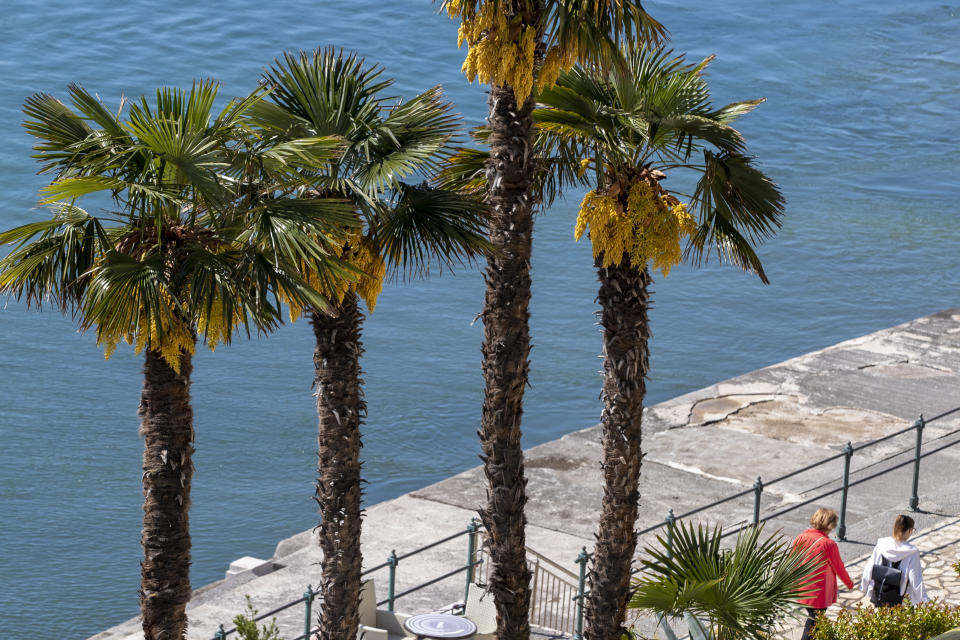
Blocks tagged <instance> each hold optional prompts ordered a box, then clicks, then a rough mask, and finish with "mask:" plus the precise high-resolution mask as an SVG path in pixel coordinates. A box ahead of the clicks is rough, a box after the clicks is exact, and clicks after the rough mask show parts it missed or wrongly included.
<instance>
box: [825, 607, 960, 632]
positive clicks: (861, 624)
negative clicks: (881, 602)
mask: <svg viewBox="0 0 960 640" xmlns="http://www.w3.org/2000/svg"><path fill="white" fill-rule="evenodd" d="M956 627H960V607H954V606H950V605H948V604H946V603H940V602H927V603H924V604H920V605H917V606H913V607H910V606H899V607H884V608H881V609H877V608H874V607H872V606H869V605H868V606H864V605H862V604H858V605H857V608H856V609H852V610H849V609H848V610H845V611H841V612H840V614H839V615H838V616H837V618H836V620H831V619H830V618H825V617H822V618H821V619H820V621H819V622H818V623H817V627H816V630H815V631H814V633H813V635H812V640H932V638H934V636H937V635H940V634H941V633H945V632H947V631H950V630H951V629H954V628H956Z"/></svg>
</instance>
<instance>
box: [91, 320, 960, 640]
mask: <svg viewBox="0 0 960 640" xmlns="http://www.w3.org/2000/svg"><path fill="white" fill-rule="evenodd" d="M956 407H960V309H951V310H947V311H943V312H940V313H937V314H934V315H931V316H927V317H923V318H918V319H916V320H913V321H911V322H908V323H906V324H903V325H900V326H897V327H893V328H890V329H885V330H882V331H878V332H876V333H872V334H869V335H866V336H862V337H859V338H855V339H852V340H848V341H846V342H842V343H840V344H837V345H834V346H831V347H827V348H825V349H822V350H819V351H815V352H811V353H808V354H806V355H803V356H800V357H797V358H794V359H791V360H788V361H786V362H782V363H779V364H776V365H773V366H770V367H766V368H764V369H760V370H757V371H754V372H751V373H748V374H745V375H742V376H738V377H736V378H733V379H730V380H727V381H724V382H720V383H718V384H715V385H712V386H710V387H707V388H705V389H701V390H699V391H696V392H693V393H689V394H686V395H683V396H681V397H678V398H675V399H673V400H669V401H667V402H663V403H660V404H658V405H655V406H652V407H650V408H648V409H647V410H646V411H645V413H644V450H645V451H646V452H647V454H646V458H645V461H644V466H643V471H642V476H643V477H642V480H641V492H642V496H641V509H640V517H639V519H638V522H637V528H638V529H644V528H647V527H649V526H653V525H656V524H659V523H661V522H662V521H663V519H664V517H665V516H666V515H667V512H668V510H670V509H672V510H673V511H674V513H675V514H678V515H679V514H681V513H683V512H685V511H688V510H691V509H695V508H697V507H700V506H702V505H704V504H707V503H709V502H713V501H714V500H718V499H721V498H724V497H727V496H730V495H732V494H735V493H737V492H740V491H743V490H745V489H749V488H751V487H752V486H753V485H754V482H755V480H756V479H757V477H761V478H762V479H763V480H764V482H765V483H767V484H769V481H770V480H772V479H773V478H775V477H777V476H780V475H783V474H785V473H788V472H790V471H793V470H794V469H798V468H800V467H803V466H806V465H808V464H811V463H813V462H816V461H818V460H820V459H823V458H826V457H829V456H834V455H836V454H838V453H840V452H841V451H842V448H843V446H844V445H845V444H846V443H847V442H848V441H850V442H851V443H852V444H853V446H854V447H857V446H858V445H860V444H863V443H865V442H868V441H870V440H873V439H876V438H879V437H882V436H885V435H888V434H890V433H893V432H895V431H898V430H900V429H903V428H905V427H908V426H909V425H910V424H911V423H912V422H913V421H915V420H916V419H917V417H918V416H919V414H920V413H923V414H924V416H925V417H927V418H933V417H936V416H938V415H940V414H943V413H945V412H948V411H950V410H952V409H954V408H956ZM958 430H960V411H957V412H954V413H951V414H949V415H946V416H944V417H941V418H939V419H937V420H934V421H932V422H930V423H929V424H928V425H927V426H926V428H925V429H924V443H925V444H924V450H926V451H930V450H932V449H934V448H936V447H939V446H944V445H949V444H951V443H955V442H960V432H958V433H954V432H956V431H958ZM914 444H915V435H914V433H913V432H912V431H911V432H909V433H906V434H903V435H901V436H898V437H895V438H892V439H889V440H887V441H885V442H883V443H881V444H878V445H876V446H873V447H870V448H868V449H864V450H863V451H856V452H855V454H854V456H853V459H852V463H851V468H852V473H851V480H852V481H856V480H858V479H862V478H865V477H867V476H869V475H871V474H874V473H876V472H878V471H881V470H884V469H888V468H891V467H893V466H896V465H897V464H899V463H901V462H904V461H909V460H911V459H912V456H913V448H914ZM600 451H601V449H600V435H599V428H598V427H591V428H588V429H584V430H581V431H576V432H573V433H570V434H567V435H565V436H563V437H562V438H560V439H558V440H555V441H552V442H548V443H546V444H543V445H540V446H537V447H534V448H532V449H529V450H527V452H526V469H527V477H528V496H529V504H528V509H527V518H528V521H529V524H528V530H527V544H528V546H529V547H530V548H532V549H534V550H536V551H538V552H540V553H541V554H543V555H545V556H547V557H549V558H551V559H552V560H554V561H556V562H557V563H559V564H561V565H563V566H564V567H567V568H569V569H570V570H571V571H576V569H577V567H576V564H575V558H576V557H577V554H578V553H579V551H580V549H581V548H582V547H587V549H588V550H589V549H590V548H591V547H592V545H593V537H594V527H595V524H596V522H597V519H598V514H599V508H600V499H601V495H602V487H601V474H600V468H599V460H600ZM958 465H960V444H958V445H957V446H950V447H946V448H944V449H943V450H942V451H939V452H938V453H935V454H933V455H930V456H929V457H927V458H925V459H924V460H923V463H922V470H921V473H920V484H919V492H918V493H919V498H920V503H919V509H920V511H919V512H918V513H916V514H913V515H914V517H915V518H916V520H917V528H918V530H921V531H923V532H924V533H923V534H922V535H920V536H918V537H917V540H916V542H917V544H918V546H920V547H921V548H922V549H924V550H928V551H929V550H930V549H929V548H928V546H927V545H928V543H929V544H930V545H933V546H936V547H937V548H938V549H939V551H938V553H939V555H938V556H937V561H938V562H941V561H942V562H945V563H946V564H947V565H949V564H950V563H952V562H953V561H954V560H955V559H956V555H957V550H958V547H957V541H960V474H958V473H957V472H956V469H957V467H958ZM842 471H843V460H842V458H841V459H837V460H834V461H832V462H830V463H828V464H824V465H821V466H819V467H816V468H814V469H812V470H810V471H808V472H805V473H802V474H798V475H796V476H794V477H791V478H789V479H787V480H784V481H783V482H779V483H776V484H773V485H772V486H766V487H765V488H764V491H763V495H762V502H761V517H764V516H767V515H770V514H773V513H777V512H780V511H783V510H785V509H788V508H789V507H790V506H791V505H796V504H798V503H799V502H802V501H804V500H806V499H809V498H813V497H816V496H818V495H821V494H822V493H825V492H827V491H829V490H831V489H833V488H836V487H838V486H839V480H840V477H841V475H842ZM912 476H913V469H912V465H911V464H907V465H905V466H903V467H901V468H899V469H897V470H895V471H891V472H890V473H887V474H884V475H881V476H880V477H878V478H875V479H873V480H870V481H867V482H864V483H862V484H859V485H857V486H855V487H853V488H851V490H850V493H849V498H848V505H847V517H846V525H847V539H848V541H847V542H845V543H841V552H842V554H843V556H844V559H845V561H847V562H851V563H853V562H855V561H857V559H858V558H861V557H863V556H865V555H867V554H869V552H870V550H871V549H872V547H873V544H874V542H875V541H876V539H877V537H878V536H882V535H889V529H890V526H891V524H892V522H893V519H894V517H895V516H896V514H897V513H900V512H906V511H907V508H908V500H909V498H910V493H911V482H912ZM485 491H486V485H485V480H484V478H483V473H482V469H480V468H479V467H477V468H474V469H470V470H468V471H465V472H463V473H461V474H459V475H456V476H454V477H452V478H449V479H447V480H444V481H442V482H439V483H437V484H434V485H431V486H429V487H425V488H424V489H421V490H419V491H415V492H412V493H409V494H406V495H403V496H400V497H398V498H396V499H394V500H388V501H386V502H383V503H380V504H377V505H373V506H371V507H369V508H368V509H367V511H366V517H365V520H364V530H363V548H364V558H365V566H367V567H372V566H375V565H378V564H380V563H382V562H383V561H384V560H386V558H387V556H388V555H389V553H390V551H391V550H392V549H396V552H397V554H398V555H401V554H403V553H404V552H406V551H409V550H412V549H415V548H417V547H419V546H422V545H424V544H427V543H429V542H432V541H434V540H437V539H439V538H442V537H444V536H446V535H450V534H453V533H456V532H457V531H460V530H463V529H464V528H465V527H466V526H467V524H468V523H469V521H470V519H471V518H472V517H473V516H474V515H475V513H476V509H477V507H478V506H480V505H481V504H482V503H483V502H484V496H485ZM839 502H840V498H839V493H834V494H832V495H830V496H828V497H825V498H823V499H822V500H819V501H816V502H815V503H814V504H812V505H807V506H803V507H801V508H797V509H795V510H793V511H790V512H788V513H786V514H784V515H782V516H779V517H777V518H775V519H773V520H772V521H771V522H770V523H769V524H768V525H767V526H768V529H769V530H771V531H772V530H775V529H782V531H783V533H784V535H787V536H793V535H795V534H796V533H798V532H799V531H801V530H803V529H804V528H806V526H807V520H808V518H809V515H810V513H811V512H812V511H813V510H814V508H815V507H816V506H829V507H832V508H834V509H837V510H839ZM752 517H753V495H752V493H751V494H749V495H746V496H744V497H743V498H740V499H738V500H736V501H734V502H728V503H726V504H724V505H721V506H720V507H716V508H713V509H710V510H707V511H705V512H703V513H700V514H698V515H697V516H694V517H693V518H692V521H695V522H698V521H699V522H707V523H721V524H723V525H724V526H734V525H737V524H739V523H744V522H748V521H751V520H752ZM653 542H654V534H648V535H646V536H644V538H643V540H642V542H641V547H642V546H643V544H650V543H653ZM950 554H953V555H952V556H951V555H950ZM638 555H639V554H638ZM319 560H320V556H319V551H318V549H317V546H316V544H315V541H314V536H313V534H312V533H311V532H309V531H307V532H303V533H301V534H298V535H296V536H294V537H292V538H290V539H288V540H284V541H282V542H281V543H280V544H279V545H278V546H277V549H276V552H275V554H274V557H273V559H272V562H273V569H274V570H273V571H272V572H270V573H267V574H266V575H263V576H259V577H257V576H253V575H252V574H247V575H239V576H234V577H232V578H230V579H228V580H224V581H220V582H217V583H214V584H212V585H207V586H205V587H202V588H201V589H199V590H197V592H196V593H195V596H194V599H193V601H192V603H191V605H190V608H189V610H188V611H189V616H190V638H191V640H194V639H197V640H201V639H202V640H207V639H210V638H212V637H213V634H214V633H215V631H216V629H217V625H219V624H221V623H222V624H223V625H224V627H225V628H227V629H229V628H231V627H232V624H231V623H230V621H231V620H232V618H233V616H235V615H236V614H237V613H239V612H242V611H243V610H244V607H245V600H244V596H245V595H249V596H250V597H251V598H252V601H253V603H254V605H255V606H256V607H257V608H258V609H260V611H261V612H263V611H267V610H270V609H272V608H274V607H276V606H279V605H280V604H283V603H285V602H288V601H290V600H293V599H295V598H297V597H300V596H301V595H302V594H303V592H304V590H305V589H306V586H307V585H308V584H311V585H316V584H317V582H318V581H319V567H318V565H317V563H318V561H319ZM465 562H466V537H465V536H461V537H460V538H457V539H455V540H452V541H450V542H448V543H446V544H443V545H440V546H438V547H435V548H433V549H431V550H430V551H427V552H425V553H423V554H420V555H418V556H416V557H415V558H410V559H407V560H401V562H400V564H399V566H398V568H397V589H396V591H397V593H400V592H402V591H404V590H405V589H408V588H410V587H412V586H414V585H417V584H420V583H423V582H425V581H427V580H430V579H432V578H434V577H436V576H439V575H441V574H443V573H446V572H448V571H451V570H453V569H456V568H457V567H459V566H462V565H463V564H465ZM224 569H225V570H226V567H224ZM854 573H856V569H855V568H854V569H853V571H852V572H851V575H853V574H854ZM373 578H374V579H375V581H376V588H377V592H378V598H380V599H383V598H385V597H386V582H387V572H386V570H385V569H384V570H380V571H377V572H375V573H374V574H373ZM942 586H943V589H944V592H945V593H949V594H953V595H952V596H951V597H954V598H955V597H956V595H955V594H956V591H954V590H953V589H955V588H956V585H955V584H952V583H949V581H944V582H943V583H942ZM463 589H464V577H463V574H459V575H456V576H454V577H452V578H449V579H448V580H445V581H442V582H440V583H438V584H436V585H433V586H431V587H428V588H426V589H423V590H421V591H418V592H416V593H414V594H411V595H409V596H406V597H404V598H401V599H400V600H399V601H398V602H397V607H396V608H397V611H402V612H407V613H419V612H424V611H430V610H433V609H436V608H440V607H442V606H444V605H447V604H449V603H451V602H454V601H456V600H459V599H462V597H463ZM277 618H278V622H280V624H281V627H282V629H283V633H284V637H286V638H292V637H295V636H297V635H299V634H300V633H302V625H303V608H302V606H297V607H294V608H292V609H290V610H288V611H287V612H284V613H283V614H278V616H277ZM140 637H142V635H141V634H140V633H139V622H138V621H137V620H136V619H133V620H130V621H128V622H126V623H124V624H122V625H119V626H117V627H114V628H112V629H109V630H107V631H105V632H103V633H100V634H98V635H96V636H94V639H95V640H107V639H109V640H119V639H123V640H135V639H137V638H140Z"/></svg>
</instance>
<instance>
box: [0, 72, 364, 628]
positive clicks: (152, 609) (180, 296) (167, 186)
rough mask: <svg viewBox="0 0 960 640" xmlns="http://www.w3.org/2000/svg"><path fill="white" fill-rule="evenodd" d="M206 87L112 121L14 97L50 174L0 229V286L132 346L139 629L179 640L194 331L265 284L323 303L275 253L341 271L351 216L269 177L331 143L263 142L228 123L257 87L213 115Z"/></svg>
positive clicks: (251, 322)
mask: <svg viewBox="0 0 960 640" xmlns="http://www.w3.org/2000/svg"><path fill="white" fill-rule="evenodd" d="M216 95H217V85H216V84H215V83H214V82H212V81H206V82H202V83H195V84H194V86H193V87H192V89H191V90H190V91H182V90H177V89H160V90H158V91H157V96H156V102H155V103H154V104H151V103H149V102H148V101H147V99H146V98H143V99H141V100H140V101H138V102H136V103H134V104H132V105H131V106H130V109H129V111H128V114H127V116H126V118H123V119H121V115H120V111H118V112H117V115H114V113H113V112H111V111H110V110H108V109H107V108H106V107H105V106H104V105H103V104H101V103H100V101H99V100H98V99H96V98H94V97H93V96H92V95H91V94H89V93H88V92H86V91H85V90H84V89H83V88H82V87H80V86H77V85H71V86H70V96H71V98H72V105H73V108H71V107H69V106H67V105H64V104H63V103H61V102H60V101H58V100H57V99H56V98H54V97H53V96H51V95H46V94H36V95H34V96H32V97H30V98H29V99H28V100H27V101H26V104H25V107H24V111H25V112H26V114H27V117H28V120H27V122H26V125H25V126H26V127H27V129H28V130H29V131H30V133H31V134H33V135H34V136H35V137H36V138H38V140H39V141H38V142H37V143H36V145H35V147H34V149H36V151H37V152H38V153H37V154H36V156H35V157H36V158H38V159H39V160H40V161H41V162H42V163H44V164H43V167H42V169H41V172H50V173H53V174H55V179H54V180H53V181H52V182H51V183H50V184H49V185H48V186H47V187H46V188H45V189H44V194H45V199H44V203H45V204H47V205H49V206H50V207H51V210H52V217H51V218H50V219H49V220H43V221H39V222H33V223H29V224H26V225H23V226H20V227H17V228H14V229H11V230H8V231H6V232H3V233H2V234H0V244H4V245H13V249H12V251H11V252H10V253H9V254H8V255H7V256H6V257H5V258H4V259H3V260H2V261H0V291H2V292H5V293H7V294H11V295H14V296H16V297H17V298H23V299H25V300H26V302H27V304H28V305H36V306H37V307H40V306H41V305H42V304H43V303H45V302H48V303H51V304H53V305H54V306H56V307H57V308H59V309H60V310H61V311H62V312H66V311H70V312H71V313H72V314H73V315H74V316H75V317H76V318H77V320H78V322H79V326H80V329H81V330H84V331H85V330H88V329H91V328H92V329H95V330H96V336H97V342H98V344H101V345H104V346H105V349H106V353H107V356H108V357H109V355H110V353H111V352H112V351H113V349H114V348H115V347H116V346H117V343H118V342H119V341H120V340H125V341H127V342H130V343H133V344H135V348H136V351H137V353H140V352H143V354H144V383H143V391H142V394H141V401H140V408H139V416H140V433H141V434H142V435H143V437H144V442H145V449H144V455H143V494H144V506H143V512H144V517H143V533H142V538H141V540H142V544H143V550H144V557H143V561H142V563H141V567H142V582H141V588H140V609H141V614H142V622H143V631H144V637H145V638H146V639H147V640H161V639H163V640H177V639H182V638H185V633H186V627H187V617H186V611H185V610H186V605H187V602H188V601H189V599H190V575H189V572H190V529H189V507H190V488H191V482H192V476H193V464H192V462H191V456H192V454H193V411H192V408H191V403H190V379H191V373H192V368H193V365H192V356H193V353H194V349H195V345H196V342H197V340H198V339H200V340H203V341H205V342H206V343H207V345H208V346H209V347H210V348H211V349H213V348H214V347H215V346H216V345H218V344H221V343H229V342H230V340H231V337H232V335H233V333H234V331H237V330H244V331H246V332H247V333H249V331H250V328H251V327H252V328H254V329H256V330H257V331H270V330H272V329H274V328H275V327H276V326H277V324H278V323H279V322H280V315H279V309H280V306H279V303H278V301H277V299H276V296H275V295H273V296H272V295H271V292H273V293H274V294H278V293H282V295H283V296H284V297H285V298H287V299H293V300H297V301H299V302H300V304H304V305H306V304H309V305H314V306H317V307H322V306H324V305H325V304H326V301H325V298H324V297H323V296H322V295H320V294H319V293H318V292H316V291H315V290H314V289H312V288H311V287H309V286H307V285H306V283H305V282H304V281H303V280H302V279H301V278H299V277H298V276H296V271H295V270H294V271H291V270H290V265H292V264H296V263H299V262H304V261H307V262H311V263H313V264H315V265H316V269H317V271H318V272H322V273H323V274H324V275H323V280H328V279H329V278H331V277H337V278H338V277H341V275H343V273H345V272H344V270H343V269H339V270H336V269H334V270H333V271H332V272H331V273H329V274H328V273H327V270H326V268H325V266H324V265H329V264H330V261H331V258H330V257H329V255H328V254H329V251H330V249H331V248H332V249H336V248H338V245H337V243H336V239H337V238H338V236H339V234H340V233H341V231H340V230H341V229H343V228H344V226H345V225H349V224H351V221H352V217H351V216H350V215H349V212H344V211H342V207H331V206H329V205H324V206H321V205H317V204H314V203H312V202H306V203H302V202H301V203H294V201H291V200H289V198H287V195H288V194H289V193H290V192H291V191H292V190H293V189H294V188H296V182H295V180H293V182H292V184H291V185H288V184H285V182H284V178H285V177H290V178H291V179H293V178H295V176H296V172H295V171H291V170H290V169H291V167H295V166H297V167H299V166H300V165H304V164H306V165H317V164H322V163H323V162H325V161H326V160H327V159H328V158H329V157H330V156H331V155H332V154H333V153H335V152H336V151H337V150H338V146H339V143H338V142H337V141H334V140H300V141H296V142H293V143H291V144H289V145H287V146H285V147H283V146H277V147H275V148H271V149H267V148H266V147H264V146H263V144H262V142H260V141H257V140H256V139H255V138H251V137H250V136H249V134H248V132H246V131H245V129H244V128H243V127H242V126H241V125H242V116H243V114H244V113H245V111H246V110H247V109H249V107H250V106H251V105H252V104H254V103H255V102H256V101H257V100H258V99H259V97H258V95H252V96H250V97H248V98H246V99H243V100H234V101H231V102H230V103H229V104H228V105H227V106H226V108H225V109H224V110H223V111H222V112H220V113H219V115H216V116H215V117H214V112H213V111H212V108H213V103H214V100H215V99H216ZM121 111H122V107H121ZM251 179H255V181H251ZM90 194H95V195H99V196H101V198H102V196H103V194H106V195H108V196H110V197H111V198H112V201H113V204H114V209H113V210H108V211H105V212H104V214H103V215H102V216H97V215H92V214H90V213H88V212H87V211H85V210H83V209H81V208H80V207H79V206H77V199H78V198H81V197H84V196H88V195H90ZM318 238H319V239H321V243H318V242H317V240H316V239H318ZM324 239H329V240H324ZM324 242H325V244H326V245H328V246H327V247H324V244H323V243H324ZM334 266H335V265H334Z"/></svg>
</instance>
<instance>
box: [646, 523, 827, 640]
mask: <svg viewBox="0 0 960 640" xmlns="http://www.w3.org/2000/svg"><path fill="white" fill-rule="evenodd" d="M722 537H723V531H722V529H720V528H719V527H717V528H714V529H713V530H708V529H706V528H705V527H703V526H702V525H698V526H697V527H696V528H695V527H694V526H693V525H687V524H685V523H680V524H678V525H676V526H675V527H674V529H673V538H672V543H671V544H670V545H669V547H668V544H667V541H666V540H664V539H663V538H658V541H659V546H657V547H655V548H651V549H647V550H646V551H647V553H648V554H649V559H647V560H645V561H644V562H643V564H644V568H645V569H646V574H647V575H646V576H645V577H644V578H641V579H640V580H638V581H637V582H636V583H635V585H636V591H635V593H634V596H633V598H632V599H631V603H630V605H629V606H631V607H633V608H643V609H647V610H650V611H653V612H655V613H657V614H659V615H662V616H670V617H679V616H687V617H688V622H692V620H691V619H690V617H691V616H696V617H705V618H708V619H709V620H710V621H711V625H712V626H713V627H714V629H715V630H718V631H719V632H720V633H718V634H717V636H718V637H725V638H748V637H749V638H753V637H761V635H762V634H764V633H768V632H769V631H770V630H771V629H772V628H773V627H774V626H776V624H777V623H778V620H780V619H781V618H782V617H783V616H784V615H787V614H790V613H792V612H793V611H795V610H797V608H798V607H799V604H798V602H797V601H798V599H799V598H802V597H803V596H804V595H806V593H807V588H806V587H805V586H804V581H805V578H806V577H807V576H808V575H809V572H810V569H811V567H810V566H809V563H807V562H806V560H805V557H804V555H803V553H802V552H800V551H797V550H793V549H791V548H790V545H789V543H788V541H786V540H785V539H783V538H782V537H781V536H779V535H776V534H774V535H772V536H767V537H764V535H763V528H762V527H749V528H746V529H743V530H741V531H740V532H739V534H738V536H737V539H736V542H735V543H734V546H733V548H732V549H722V548H721V540H722ZM704 631H707V630H706V629H704Z"/></svg>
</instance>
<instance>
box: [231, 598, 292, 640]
mask: <svg viewBox="0 0 960 640" xmlns="http://www.w3.org/2000/svg"><path fill="white" fill-rule="evenodd" d="M245 597H246V599H247V615H244V614H242V613H241V614H239V615H238V616H237V617H236V618H234V619H233V625H234V626H235V627H236V628H237V635H238V636H240V638H241V640H281V638H280V630H279V629H278V628H277V619H276V618H273V619H271V620H270V624H265V625H263V626H262V627H258V626H257V614H258V613H259V612H258V611H257V610H256V609H255V608H254V607H253V603H252V602H251V601H250V596H245Z"/></svg>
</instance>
